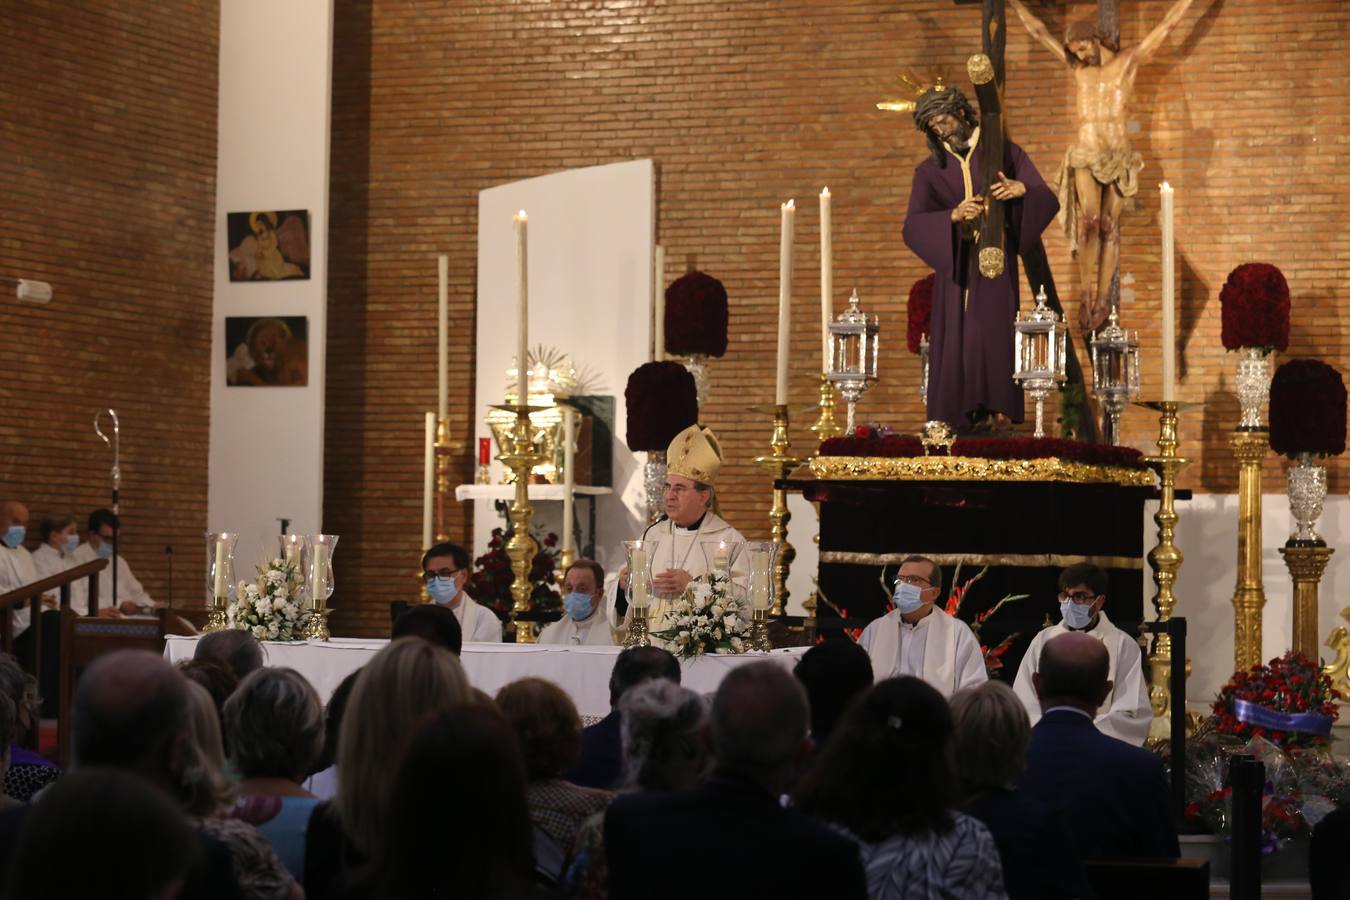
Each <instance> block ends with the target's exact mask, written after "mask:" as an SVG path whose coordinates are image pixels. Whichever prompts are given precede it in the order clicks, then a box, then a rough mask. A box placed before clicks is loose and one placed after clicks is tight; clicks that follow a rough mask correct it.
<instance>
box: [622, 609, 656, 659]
mask: <svg viewBox="0 0 1350 900" xmlns="http://www.w3.org/2000/svg"><path fill="white" fill-rule="evenodd" d="M650 624H651V620H650V618H649V613H648V611H647V607H645V606H644V607H641V608H639V607H636V606H631V605H630V606H629V607H628V630H627V631H626V632H625V633H624V636H623V646H624V649H625V650H626V649H628V648H629V647H650V646H651V645H652V637H651V630H650Z"/></svg>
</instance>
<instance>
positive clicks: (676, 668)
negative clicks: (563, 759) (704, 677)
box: [564, 647, 680, 790]
mask: <svg viewBox="0 0 1350 900" xmlns="http://www.w3.org/2000/svg"><path fill="white" fill-rule="evenodd" d="M653 679H662V680H665V681H669V682H671V683H672V684H676V685H678V684H679V683H680V661H679V660H677V659H676V658H675V657H674V656H673V655H671V653H670V652H669V651H668V650H663V649H661V648H660V647H629V648H627V649H626V650H624V651H623V652H622V653H620V654H619V655H618V657H616V658H615V660H614V668H613V669H611V670H610V673H609V707H610V711H609V715H607V716H605V717H604V718H603V719H601V720H600V721H599V722H596V723H595V724H594V725H588V726H586V727H585V728H583V729H582V730H581V752H580V753H579V754H578V755H577V761H576V764H575V765H573V766H572V767H571V768H570V769H568V770H567V772H566V773H565V774H564V777H565V778H566V779H567V780H568V781H570V782H572V783H573V784H579V785H581V786H582V787H593V788H603V789H605V790H613V789H614V788H616V787H618V784H619V779H620V777H621V775H622V765H621V763H622V760H623V753H622V749H621V748H622V744H623V741H622V728H623V726H622V723H623V713H622V711H621V703H620V701H621V700H622V699H623V697H624V696H625V695H626V694H627V693H628V692H629V691H630V690H632V689H633V688H635V687H637V686H638V685H639V684H642V683H644V682H647V681H651V680H653Z"/></svg>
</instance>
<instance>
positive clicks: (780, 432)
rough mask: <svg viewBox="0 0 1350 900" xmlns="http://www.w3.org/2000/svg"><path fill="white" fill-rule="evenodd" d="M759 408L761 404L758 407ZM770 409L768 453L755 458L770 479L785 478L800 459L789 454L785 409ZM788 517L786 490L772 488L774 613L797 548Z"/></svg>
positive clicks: (781, 604)
mask: <svg viewBox="0 0 1350 900" xmlns="http://www.w3.org/2000/svg"><path fill="white" fill-rule="evenodd" d="M758 409H759V410H763V409H764V407H758ZM772 412H773V437H771V438H770V439H769V450H770V453H769V455H768V456H757V457H755V463H756V464H757V465H761V466H764V467H765V468H766V469H768V470H769V472H770V473H771V474H772V475H773V478H774V481H777V480H778V479H780V478H786V477H787V476H788V474H789V473H790V472H791V471H792V470H793V469H795V468H797V467H798V466H800V465H801V464H802V461H801V460H800V459H798V458H797V457H795V456H793V455H792V454H791V452H790V451H791V450H792V440H791V438H790V437H789V436H788V408H787V405H786V404H778V405H775V406H774V407H772ZM791 518H792V515H791V513H789V512H788V508H787V491H785V490H781V489H779V488H774V489H773V506H772V507H770V509H769V524H770V526H771V528H770V534H771V537H772V540H773V542H774V543H775V544H777V545H778V556H777V558H776V559H775V560H774V565H773V580H774V587H775V590H774V601H773V612H772V614H773V615H774V616H782V615H783V610H784V609H786V608H787V599H788V589H787V577H788V571H789V570H790V569H791V568H792V561H793V560H794V559H796V557H797V551H796V550H795V549H794V548H793V546H792V545H791V544H789V543H788V539H787V526H788V521H789V520H790V519H791Z"/></svg>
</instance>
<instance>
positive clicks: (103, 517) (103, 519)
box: [89, 509, 118, 533]
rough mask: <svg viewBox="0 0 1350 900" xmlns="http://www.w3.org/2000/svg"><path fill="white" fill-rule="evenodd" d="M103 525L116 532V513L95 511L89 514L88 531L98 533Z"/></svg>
mask: <svg viewBox="0 0 1350 900" xmlns="http://www.w3.org/2000/svg"><path fill="white" fill-rule="evenodd" d="M105 525H106V526H108V527H109V528H111V529H112V530H113V531H116V530H117V526H118V519H117V513H115V512H113V511H112V510H111V509H96V510H94V511H93V512H91V513H90V514H89V530H90V531H92V532H95V533H98V532H99V531H101V530H102V529H103V526H105Z"/></svg>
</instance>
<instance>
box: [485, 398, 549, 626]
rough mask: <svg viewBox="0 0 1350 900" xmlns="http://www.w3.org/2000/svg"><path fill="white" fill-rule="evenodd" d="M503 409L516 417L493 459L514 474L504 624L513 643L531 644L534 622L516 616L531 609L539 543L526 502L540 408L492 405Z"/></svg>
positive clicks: (537, 457)
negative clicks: (507, 611)
mask: <svg viewBox="0 0 1350 900" xmlns="http://www.w3.org/2000/svg"><path fill="white" fill-rule="evenodd" d="M493 408H494V409H504V410H507V411H509V412H511V413H513V414H514V415H515V417H516V421H515V423H514V424H513V425H512V427H511V430H510V431H509V432H508V433H506V434H504V435H502V438H503V439H504V440H502V441H501V442H500V445H499V449H500V450H501V453H499V454H498V455H497V458H498V459H499V460H501V462H502V465H503V466H505V467H506V468H507V469H508V470H509V471H510V472H512V473H513V474H514V475H515V489H516V495H515V499H513V500H512V501H511V510H510V516H511V539H510V540H509V541H507V542H506V557H507V559H509V560H511V572H512V574H513V575H514V578H513V579H512V581H511V601H512V603H511V620H510V623H509V625H508V627H509V628H510V629H511V630H512V631H513V632H514V633H515V636H516V643H518V644H533V643H534V641H535V633H534V624H533V623H531V622H522V621H520V620H519V616H520V615H521V614H522V613H526V612H529V611H530V609H531V608H532V603H531V602H530V600H531V598H530V594H531V593H532V587H531V585H530V569H531V568H532V567H533V565H534V557H535V556H536V555H537V554H538V553H539V542H538V541H536V540H535V539H534V537H533V536H531V535H530V523H531V522H532V521H533V519H534V507H533V506H531V505H530V470H531V469H533V468H534V467H535V466H537V465H539V463H540V462H541V461H542V460H543V456H542V455H541V454H540V453H538V452H537V451H536V450H535V448H534V438H533V430H532V428H531V426H530V413H531V412H535V411H537V410H539V409H541V408H542V407H538V406H527V405H520V404H502V405H500V406H495V407H493Z"/></svg>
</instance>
